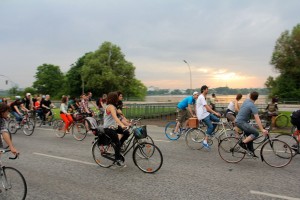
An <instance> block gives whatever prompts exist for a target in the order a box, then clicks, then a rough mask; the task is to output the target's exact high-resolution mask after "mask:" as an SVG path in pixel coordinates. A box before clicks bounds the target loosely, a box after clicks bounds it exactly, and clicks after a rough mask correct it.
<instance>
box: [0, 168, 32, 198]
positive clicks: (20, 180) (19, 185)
mask: <svg viewBox="0 0 300 200" xmlns="http://www.w3.org/2000/svg"><path fill="white" fill-rule="evenodd" d="M2 169H3V173H1V174H0V177H1V178H0V180H1V182H2V184H1V186H0V190H1V192H0V199H22V200H24V199H25V198H26V195H27V184H26V181H25V178H24V176H23V175H22V174H21V172H19V171H18V170H16V169H15V168H12V167H3V168H2Z"/></svg>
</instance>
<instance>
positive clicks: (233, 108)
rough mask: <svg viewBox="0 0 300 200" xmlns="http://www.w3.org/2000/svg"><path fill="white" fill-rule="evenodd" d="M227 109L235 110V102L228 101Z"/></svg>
mask: <svg viewBox="0 0 300 200" xmlns="http://www.w3.org/2000/svg"><path fill="white" fill-rule="evenodd" d="M227 108H228V109H229V110H231V111H233V112H235V102H234V101H230V103H229V105H228V107H227Z"/></svg>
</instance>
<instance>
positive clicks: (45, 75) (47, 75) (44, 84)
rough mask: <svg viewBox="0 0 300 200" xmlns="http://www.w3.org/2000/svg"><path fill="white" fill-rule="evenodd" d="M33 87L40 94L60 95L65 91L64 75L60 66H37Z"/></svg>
mask: <svg viewBox="0 0 300 200" xmlns="http://www.w3.org/2000/svg"><path fill="white" fill-rule="evenodd" d="M35 78H36V80H35V81H34V83H33V88H35V89H36V90H37V92H38V93H40V94H50V95H51V96H56V97H59V96H61V94H63V93H64V86H65V85H64V82H65V81H64V75H63V73H62V72H61V70H60V68H59V66H55V65H51V64H43V65H41V66H38V67H37V72H36V75H35Z"/></svg>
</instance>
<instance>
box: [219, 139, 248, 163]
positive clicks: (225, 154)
mask: <svg viewBox="0 0 300 200" xmlns="http://www.w3.org/2000/svg"><path fill="white" fill-rule="evenodd" d="M238 142H239V138H236V137H226V138H224V139H222V140H221V141H220V143H219V145H218V152H219V155H220V157H221V158H222V159H223V160H224V161H226V162H228V163H238V162H240V161H241V160H243V158H244V157H245V154H246V152H245V150H244V149H242V148H241V147H240V146H239V145H238Z"/></svg>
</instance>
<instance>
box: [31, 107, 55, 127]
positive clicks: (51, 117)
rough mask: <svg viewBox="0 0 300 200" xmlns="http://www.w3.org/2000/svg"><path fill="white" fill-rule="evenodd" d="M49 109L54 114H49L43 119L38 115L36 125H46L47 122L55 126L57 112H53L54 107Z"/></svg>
mask: <svg viewBox="0 0 300 200" xmlns="http://www.w3.org/2000/svg"><path fill="white" fill-rule="evenodd" d="M47 110H49V111H50V112H51V113H52V114H51V115H48V116H47V118H46V116H45V120H43V119H41V118H40V116H37V118H36V125H37V126H38V127H42V126H46V125H47V124H48V126H53V125H54V123H55V121H56V120H57V119H55V113H54V112H52V108H51V109H47ZM43 115H45V114H44V113H43Z"/></svg>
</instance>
